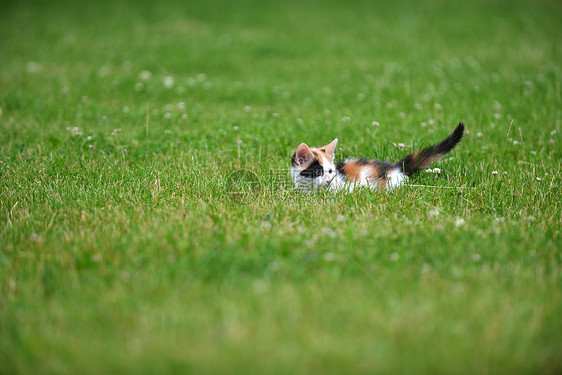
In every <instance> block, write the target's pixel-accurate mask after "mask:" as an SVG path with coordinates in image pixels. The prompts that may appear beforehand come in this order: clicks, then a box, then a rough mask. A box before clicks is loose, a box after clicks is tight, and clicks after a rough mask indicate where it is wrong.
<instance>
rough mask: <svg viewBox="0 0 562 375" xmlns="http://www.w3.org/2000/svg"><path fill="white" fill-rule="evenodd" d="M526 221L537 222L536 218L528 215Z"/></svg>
mask: <svg viewBox="0 0 562 375" xmlns="http://www.w3.org/2000/svg"><path fill="white" fill-rule="evenodd" d="M527 220H529V221H535V220H537V218H536V217H534V216H533V215H529V216H527Z"/></svg>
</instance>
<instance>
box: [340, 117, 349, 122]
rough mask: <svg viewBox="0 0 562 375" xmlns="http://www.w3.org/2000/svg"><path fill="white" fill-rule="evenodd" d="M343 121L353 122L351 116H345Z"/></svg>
mask: <svg viewBox="0 0 562 375" xmlns="http://www.w3.org/2000/svg"><path fill="white" fill-rule="evenodd" d="M341 120H342V121H343V122H349V121H351V117H349V116H343V117H342V118H341Z"/></svg>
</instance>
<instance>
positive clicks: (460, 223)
mask: <svg viewBox="0 0 562 375" xmlns="http://www.w3.org/2000/svg"><path fill="white" fill-rule="evenodd" d="M464 223H465V221H464V219H463V218H462V217H457V219H456V220H455V226H456V227H460V226H461V225H464Z"/></svg>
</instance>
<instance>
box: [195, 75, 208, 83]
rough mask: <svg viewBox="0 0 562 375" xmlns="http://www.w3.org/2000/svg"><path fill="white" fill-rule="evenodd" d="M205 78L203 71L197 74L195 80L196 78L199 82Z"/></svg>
mask: <svg viewBox="0 0 562 375" xmlns="http://www.w3.org/2000/svg"><path fill="white" fill-rule="evenodd" d="M206 79H207V75H206V74H205V73H200V74H197V80H198V81H199V82H203V81H205V80H206Z"/></svg>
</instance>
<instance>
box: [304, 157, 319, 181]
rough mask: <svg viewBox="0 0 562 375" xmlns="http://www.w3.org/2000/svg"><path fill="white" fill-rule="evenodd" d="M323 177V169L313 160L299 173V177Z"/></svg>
mask: <svg viewBox="0 0 562 375" xmlns="http://www.w3.org/2000/svg"><path fill="white" fill-rule="evenodd" d="M323 175H324V168H323V167H322V166H321V165H320V163H319V162H318V160H315V161H314V162H313V163H312V164H310V165H309V166H308V168H306V169H305V170H303V171H302V172H301V176H303V177H308V178H317V177H320V176H323Z"/></svg>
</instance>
